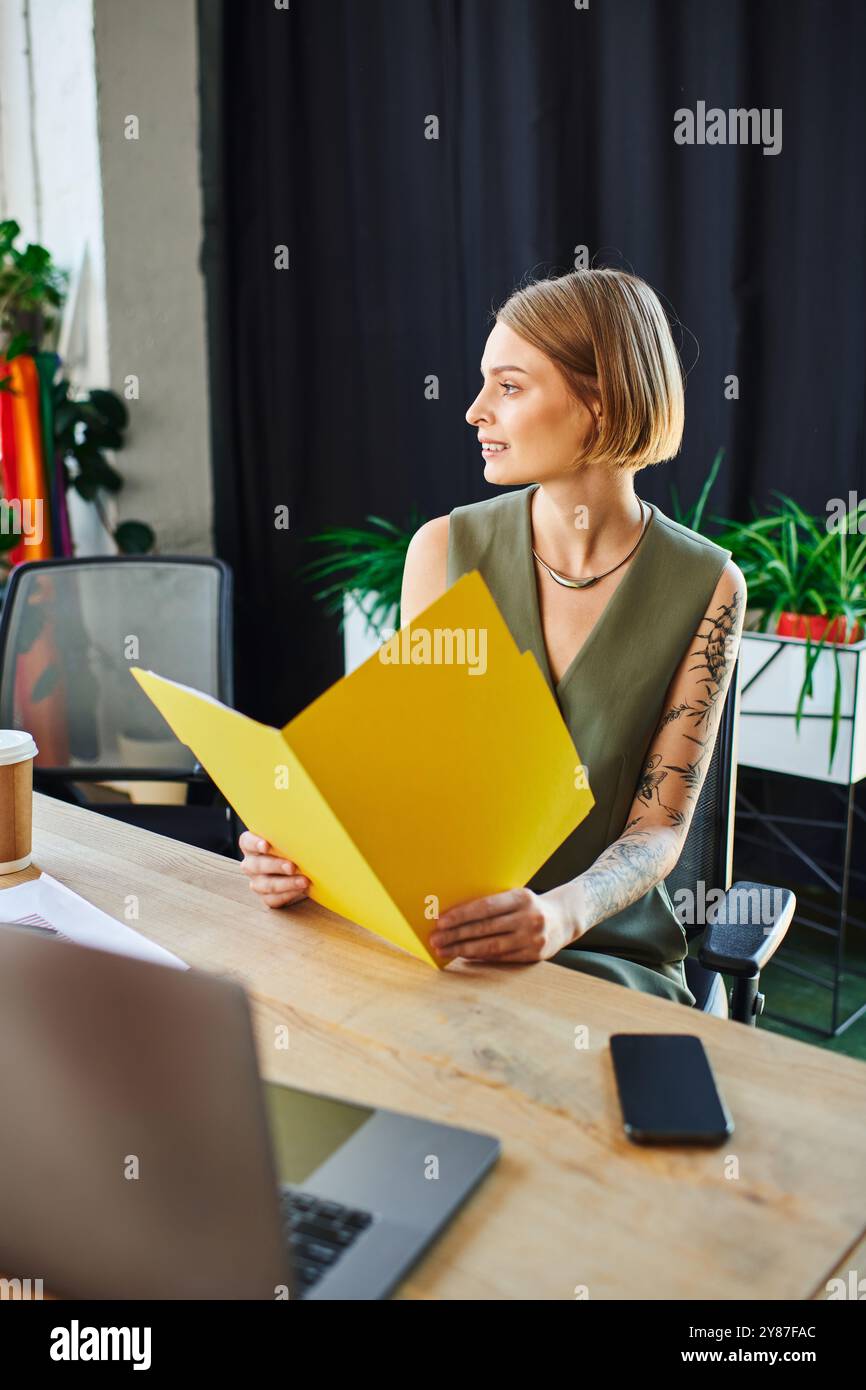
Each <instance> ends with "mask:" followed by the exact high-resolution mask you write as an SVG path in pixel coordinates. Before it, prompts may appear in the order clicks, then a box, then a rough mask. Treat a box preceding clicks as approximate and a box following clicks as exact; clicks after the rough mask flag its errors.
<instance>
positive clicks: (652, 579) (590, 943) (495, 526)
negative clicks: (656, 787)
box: [448, 483, 731, 1003]
mask: <svg viewBox="0 0 866 1390" xmlns="http://www.w3.org/2000/svg"><path fill="white" fill-rule="evenodd" d="M537 486H539V485H538V484H537V483H536V484H533V485H532V486H531V487H527V488H523V489H522V490H520V491H519V492H510V493H503V494H501V495H500V496H497V497H492V498H489V499H487V500H485V501H483V502H474V503H471V504H470V505H468V506H464V507H456V508H455V509H454V511H452V512H451V514H450V527H449V537H448V584H449V586H450V585H451V584H453V583H454V582H455V581H456V580H457V579H459V578H460V576H461V575H463V574H466V573H467V572H468V571H470V570H474V569H477V570H479V571H480V572H481V575H482V577H483V578H484V581H485V583H486V584H487V586H488V588H489V589H490V592H491V594H492V595H493V598H494V600H495V602H496V605H497V607H498V608H499V610H500V612H501V614H502V616H503V618H504V619H505V622H506V623H507V625H508V627H509V629H510V631H511V634H512V636H513V637H514V640H515V642H516V643H517V645H518V647H519V648H520V650H521V651H526V650H529V651H531V652H532V653H533V654H534V656H535V659H536V661H537V662H538V665H539V667H540V668H541V671H542V674H543V675H544V678H545V680H546V681H547V684H548V686H549V687H550V690H551V692H552V693H553V696H554V698H555V700H556V702H557V704H558V707H559V710H560V712H561V714H562V717H563V719H564V720H565V723H566V725H567V726H568V729H569V732H570V734H571V736H572V739H573V740H574V744H575V747H576V748H577V751H578V754H579V755H580V760H581V762H582V763H583V764H584V765H585V766H586V768H587V775H588V778H589V785H590V787H591V789H592V793H593V796H594V797H595V805H594V806H593V808H592V810H591V811H590V812H589V814H588V815H587V816H586V817H585V818H584V820H583V821H582V822H581V824H580V825H579V826H578V827H577V828H576V830H574V831H573V832H572V834H571V835H569V837H568V838H567V839H566V840H565V841H564V843H563V844H562V845H561V846H560V847H559V849H558V850H556V852H555V853H554V854H553V855H552V856H551V857H550V859H548V860H547V862H546V863H545V864H544V865H543V866H542V867H541V868H540V869H539V870H538V872H537V873H536V874H535V875H534V877H533V878H532V879H531V880H530V883H529V887H531V888H532V889H534V890H535V892H539V893H541V892H545V891H546V890H547V889H549V888H553V887H556V886H557V885H558V884H561V883H566V882H567V881H568V880H569V879H572V878H575V877H577V875H578V874H581V873H583V871H584V870H585V869H587V868H588V867H589V866H590V864H592V863H593V862H594V861H595V860H596V859H597V858H598V856H599V855H600V854H601V853H602V852H603V850H605V849H606V848H607V847H608V845H610V844H612V843H613V841H614V840H616V839H617V838H618V836H619V835H621V834H622V832H623V830H624V829H625V826H626V822H627V819H628V814H629V811H630V809H631V805H632V802H633V800H634V797H635V793H636V791H637V787H638V784H639V780H640V777H641V773H642V772H643V769H644V767H645V764H646V759H647V756H648V751H649V745H650V743H651V741H652V738H653V736H654V734H655V731H656V727H657V725H658V722H659V720H660V719H661V717H662V714H663V713H664V709H663V704H664V698H665V694H666V692H667V689H668V686H669V685H670V682H671V680H672V679H673V676H674V673H675V671H676V669H677V667H678V666H679V664H680V661H681V660H682V658H683V656H684V655H685V654H686V651H687V648H688V646H689V643H690V642H691V641H692V639H693V638H694V635H695V633H696V631H697V630H698V627H699V624H700V622H701V620H702V618H703V617H704V615H705V613H706V611H707V608H708V606H709V603H710V600H711V599H712V596H713V593H714V591H715V587H716V584H717V583H718V581H719V579H720V577H721V574H722V570H723V569H724V567H725V565H726V564H727V562H728V560H729V559H730V556H731V552H730V551H729V550H725V549H724V548H723V547H721V546H718V545H716V544H715V543H714V542H713V541H710V540H708V539H707V538H706V537H705V536H700V535H698V534H697V532H695V531H691V530H689V528H688V527H686V526H682V525H680V524H679V523H678V522H676V521H672V520H671V518H670V517H667V516H665V514H664V513H663V512H662V511H660V510H659V508H658V507H656V506H655V505H654V504H653V503H647V505H648V506H649V507H650V508H651V511H652V516H651V518H650V520H649V521H648V523H647V529H646V532H645V534H644V537H643V540H642V541H641V543H640V545H639V546H638V548H637V550H636V552H635V554H634V557H633V559H632V560H630V562H629V565H628V569H627V570H626V572H625V574H624V576H623V578H622V579H621V581H620V583H619V584H618V585H617V587H616V589H615V590H614V592H613V594H612V595H611V597H610V599H609V600H608V603H607V606H606V607H605V608H604V610H603V611H602V613H601V614H600V615H599V618H598V620H597V621H596V624H595V626H594V627H593V629H592V631H591V632H590V634H589V636H588V637H587V639H586V640H585V642H584V644H583V646H582V647H581V648H580V650H579V651H578V653H577V656H576V657H575V658H574V660H573V661H572V663H571V665H570V666H569V667H568V669H567V670H566V671H565V673H564V675H563V677H562V679H561V680H560V681H559V683H558V684H557V685H554V683H553V680H552V678H551V674H550V668H549V666H548V661H547V652H546V649H545V645H544V637H543V629H542V625H541V616H540V609H539V602H538V589H537V585H536V574H535V562H534V560H533V557H532V548H531V547H532V529H531V521H530V499H531V496H532V492H533V490H534V488H535V487H537ZM579 601H580V595H579V594H578V593H576V594H575V602H576V603H578V602H579ZM579 951H580V952H591V953H593V960H592V962H590V960H589V958H588V957H587V958H582V957H576V955H575V953H576V952H579ZM686 954H687V938H686V934H685V930H684V928H683V926H682V924H681V923H680V921H679V920H678V918H677V916H676V913H675V911H674V907H673V904H672V902H671V899H670V895H669V894H668V892H667V889H666V888H665V885H664V883H659V884H656V885H655V887H653V888H651V889H650V890H649V891H648V892H647V893H646V894H645V895H644V896H643V897H641V898H640V899H639V900H638V901H637V902H635V903H632V904H631V906H630V907H628V908H625V909H624V910H623V911H621V912H618V913H616V914H615V915H614V916H612V917H608V918H607V920H606V921H604V922H600V923H598V925H597V926H595V927H592V928H591V929H590V930H589V931H588V932H587V933H585V934H584V936H582V937H580V938H579V940H578V941H576V942H573V943H572V945H571V946H570V947H569V948H568V950H567V951H563V952H560V955H559V956H557V957H555V959H556V960H557V961H559V962H560V963H562V964H571V965H573V966H574V967H575V968H578V969H589V970H590V972H591V973H593V974H598V975H602V976H606V977H607V978H611V979H614V980H618V981H620V982H622V983H626V984H630V985H632V986H636V987H638V988H645V989H646V988H648V989H650V990H651V991H652V992H654V993H661V994H665V995H667V997H670V998H676V999H679V1000H680V1001H681V1002H683V1003H693V1002H694V997H693V996H692V995H691V993H690V992H689V990H688V989H687V987H686V985H685V977H684V974H683V967H682V961H683V959H684V957H685V955H686ZM561 957H568V958H569V959H567V960H565V959H562V960H561V959H560V958H561ZM616 960H620V961H621V962H622V963H623V964H624V963H626V962H634V963H635V965H636V966H637V967H648V971H647V970H646V969H643V970H642V969H637V970H636V971H633V972H632V974H631V976H629V974H628V972H627V971H626V972H624V971H623V969H622V968H619V967H617V966H616V965H615V964H614V965H613V968H611V962H615V961H616ZM605 962H607V963H608V964H607V965H605ZM650 972H658V973H660V975H661V976H664V977H667V980H669V981H671V982H672V987H670V988H669V987H668V986H667V985H666V984H664V985H662V986H660V987H659V988H656V979H657V976H653V975H652V974H651V973H650ZM647 980H649V981H651V983H649V984H648V983H647Z"/></svg>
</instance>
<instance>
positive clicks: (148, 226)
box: [0, 0, 211, 553]
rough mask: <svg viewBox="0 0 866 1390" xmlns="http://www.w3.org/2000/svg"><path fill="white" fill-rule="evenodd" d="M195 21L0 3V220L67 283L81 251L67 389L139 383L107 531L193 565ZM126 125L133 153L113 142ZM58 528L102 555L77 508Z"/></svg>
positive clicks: (200, 438) (201, 344) (197, 201)
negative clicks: (65, 275) (120, 526)
mask: <svg viewBox="0 0 866 1390" xmlns="http://www.w3.org/2000/svg"><path fill="white" fill-rule="evenodd" d="M195 12H196V7H195V0H147V3H146V4H140V3H139V0H0V217H4V218H6V217H14V219H15V220H16V221H17V222H18V223H20V225H21V229H22V233H23V236H22V242H23V241H24V240H30V241H39V242H42V244H43V245H45V246H47V247H48V249H49V250H50V251H51V253H52V256H53V257H54V260H55V261H56V262H57V264H59V265H60V266H62V267H63V268H64V269H67V270H70V271H75V272H77V270H78V268H79V266H80V263H81V257H82V252H83V250H84V247H85V245H86V246H87V251H88V263H89V276H88V279H87V283H86V285H85V293H84V301H83V313H82V315H81V319H80V322H79V324H78V329H79V331H78V332H76V333H75V334H74V335H73V338H72V339H71V341H70V343H69V345H68V346H69V355H68V357H67V356H66V355H64V357H65V361H66V362H67V364H68V369H69V374H70V375H71V377H72V379H73V381H74V382H75V384H76V385H81V386H110V387H111V388H112V389H113V390H115V391H117V392H118V393H119V394H121V395H123V394H124V381H125V378H126V377H127V376H128V375H130V374H134V375H136V376H137V377H138V379H139V382H140V398H139V399H138V400H130V401H128V402H127V404H128V408H129V411H130V428H129V432H128V441H129V442H128V445H127V448H126V449H124V451H123V452H122V453H121V454H119V455H118V457H117V459H116V464H117V466H118V468H119V470H120V471H121V473H122V474H123V476H124V478H125V480H126V486H125V487H124V490H123V492H122V493H121V494H120V496H119V499H118V514H119V517H120V518H121V519H122V518H123V517H124V516H134V517H137V518H139V519H140V520H142V521H147V522H148V523H149V524H150V525H151V526H153V528H154V530H155V531H156V533H157V545H158V549H160V550H161V551H163V552H167V551H186V552H194V553H196V552H197V553H204V552H208V551H209V550H210V549H211V482H210V462H209V429H208V413H207V383H206V356H205V312H204V297H203V282H202V279H201V275H200V271H199V268H198V255H199V245H200V240H201V198H200V191H199V164H198V108H197V86H198V72H197V54H196V32H195ZM28 21H29V23H28ZM28 28H29V43H28ZM130 114H134V115H136V116H137V117H138V119H139V123H140V139H139V140H138V141H131V140H127V139H126V138H125V137H124V122H125V119H126V117H127V116H128V115H130ZM70 496H72V495H71V494H70ZM73 506H75V504H74V502H73ZM73 529H74V532H75V536H76V541H77V546H78V551H79V553H91V552H93V551H95V550H101V549H110V548H111V546H110V544H109V543H106V542H105V541H104V538H102V537H101V535H100V532H99V528H98V526H97V525H96V524H95V515H94V513H93V509H92V508H88V507H86V506H84V505H80V506H77V507H75V510H74V513H73Z"/></svg>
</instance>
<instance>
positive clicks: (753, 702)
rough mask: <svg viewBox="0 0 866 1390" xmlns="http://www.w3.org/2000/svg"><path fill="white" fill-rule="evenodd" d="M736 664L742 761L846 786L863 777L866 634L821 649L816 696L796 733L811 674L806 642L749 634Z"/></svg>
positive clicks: (814, 675)
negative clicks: (837, 697) (837, 700)
mask: <svg viewBox="0 0 866 1390" xmlns="http://www.w3.org/2000/svg"><path fill="white" fill-rule="evenodd" d="M834 650H835V651H837V652H838V654H839V672H840V676H841V705H840V719H839V733H838V738H837V742H836V752H835V754H834V756H833V763H832V766H831V765H830V730H831V727H832V720H833V692H834V690H835V686H836V663H835V660H834V655H833V653H834ZM739 667H740V670H739V689H740V721H739V749H738V756H737V762H738V763H739V764H741V765H742V766H744V767H757V768H764V769H766V770H767V771H768V772H788V773H791V774H793V775H794V776H797V777H812V778H814V779H815V780H816V781H819V782H834V783H836V784H838V785H839V786H843V787H846V786H850V785H851V784H852V783H853V782H859V781H860V780H861V778H863V777H866V639H864V640H863V641H862V642H852V643H851V644H850V645H848V646H844V645H842V644H841V643H834V644H833V645H832V646H831V645H830V644H829V643H828V644H827V645H826V646H825V647H824V649H823V650H822V652H821V655H820V656H819V657H818V660H817V662H816V663H815V666H814V668H813V671H812V692H813V693H812V695H811V696H807V697H806V699H805V700H804V702H803V716H802V719H801V721H800V728H799V730H798V729H797V727H796V723H795V715H796V711H797V700H798V698H799V694H800V689H801V687H802V684H803V677H804V675H805V673H806V641H805V639H804V638H801V637H778V636H777V635H776V634H775V633H771V632H748V631H744V632H743V636H742V641H741V644H740V662H739Z"/></svg>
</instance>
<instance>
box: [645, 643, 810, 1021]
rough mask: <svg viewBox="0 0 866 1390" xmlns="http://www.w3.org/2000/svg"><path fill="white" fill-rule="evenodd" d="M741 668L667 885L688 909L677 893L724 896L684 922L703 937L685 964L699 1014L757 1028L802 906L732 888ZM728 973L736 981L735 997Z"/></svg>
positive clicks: (761, 891) (780, 896)
mask: <svg viewBox="0 0 866 1390" xmlns="http://www.w3.org/2000/svg"><path fill="white" fill-rule="evenodd" d="M739 666H740V663H739V661H737V663H736V666H735V668H734V672H733V674H732V677H731V683H730V686H729V689H728V695H727V699H726V700H725V705H724V708H723V710H722V718H721V722H720V724H719V731H718V735H717V737H716V746H715V748H714V749H713V756H712V758H711V759H710V766H709V768H708V769H707V775H706V778H705V780H704V785H703V787H702V788H701V794H700V796H699V798H698V803H697V806H696V807H695V813H694V816H693V817H692V822H691V825H690V826H689V833H688V835H687V836H686V841H685V844H684V846H683V850H682V853H681V855H680V857H679V860H678V861H677V864H676V867H675V868H674V870H673V871H672V872H671V873H670V874H669V875H668V876H667V878H666V879H665V886H666V887H667V890H668V892H669V894H670V895H671V898H672V899H674V907H675V909H679V906H680V904H678V903H677V901H676V899H675V897H674V895H675V894H676V893H677V892H679V891H680V890H682V889H686V890H687V891H688V893H689V895H690V899H686V900H685V901H686V902H688V901H689V900H690V901H691V902H692V903H694V904H696V906H698V908H699V907H700V904H701V903H702V902H704V901H705V900H706V898H707V897H708V896H709V895H710V893H711V890H713V889H718V890H720V891H722V892H724V899H723V901H721V902H718V900H717V897H716V895H715V894H714V895H713V898H712V900H711V901H712V903H714V904H715V905H714V906H711V907H710V908H709V909H708V910H707V911H706V912H705V913H704V914H703V916H704V918H705V920H704V921H701V922H690V921H688V920H683V926H684V928H685V932H686V936H687V937H688V938H689V942H690V946H691V944H692V943H697V941H698V939H699V938H701V939H700V944H699V946H698V951H697V956H694V955H692V954H690V955H689V956H687V957H686V960H685V973H686V984H687V985H688V987H689V989H690V990H691V992H692V994H693V995H694V996H695V1008H698V1009H700V1010H701V1011H702V1012H703V1013H708V1014H715V1015H717V1016H718V1017H719V1018H728V1017H733V1018H734V1019H735V1020H736V1022H738V1023H745V1024H748V1025H749V1026H751V1027H753V1028H754V1027H755V1026H756V1024H757V1021H758V1017H759V1015H760V1014H761V1012H762V1010H763V1007H764V996H763V994H761V993H760V990H759V985H760V973H761V970H762V969H763V967H764V966H765V965H766V964H767V962H768V961H769V960H770V958H771V956H772V955H773V954H774V953H775V951H776V950H777V949H778V947H779V946H780V945H781V943H782V941H783V940H784V937H785V933H786V932H787V930H788V928H789V926H790V925H791V921H792V919H793V916H794V911H795V909H796V906H797V900H796V898H795V896H794V894H793V893H792V892H791V891H790V889H788V888H771V887H770V886H769V885H767V884H763V883H752V882H751V881H746V880H741V881H739V882H737V883H734V884H732V883H731V872H732V862H733V849H734V803H735V799H736V789H737V788H736V783H737V764H736V745H737V741H736V734H737V720H738V718H739V706H740V688H739ZM701 885H703V892H701ZM682 901H683V900H681V902H682ZM696 915H697V914H696ZM721 971H724V972H725V974H727V975H732V976H733V978H734V983H733V987H732V989H731V992H730V997H729V998H728V999H726V998H725V987H724V981H723V979H722V975H721V973H720V972H721ZM729 1006H730V1014H729V1012H728V1007H729Z"/></svg>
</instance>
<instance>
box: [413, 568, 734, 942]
mask: <svg viewBox="0 0 866 1390" xmlns="http://www.w3.org/2000/svg"><path fill="white" fill-rule="evenodd" d="M745 609H746V581H745V579H744V578H743V575H742V574H741V572H740V570H739V569H738V567H737V566H736V565H735V564H734V563H733V561H729V562H728V564H727V565H726V566H725V569H724V570H723V572H722V575H721V578H720V579H719V582H718V584H717V585H716V589H715V592H714V594H713V597H712V600H711V602H710V605H709V607H708V608H707V611H706V614H705V616H704V617H703V619H702V620H701V623H700V625H699V627H698V630H697V632H696V633H695V636H694V640H693V641H692V642H691V643H690V644H689V648H688V651H687V652H686V655H685V657H684V658H683V660H682V661H681V662H680V665H679V667H678V668H677V671H676V673H675V675H674V678H673V680H672V681H671V683H670V685H669V687H668V690H667V695H666V698H665V702H664V706H663V713H662V716H661V718H660V720H659V723H658V725H657V727H656V731H655V734H654V736H653V739H652V742H651V744H650V748H649V752H648V755H647V759H646V763H645V765H644V768H643V771H642V773H641V777H640V780H639V783H638V786H637V789H636V792H635V797H634V801H633V802H632V806H631V810H630V812H629V816H628V820H627V824H626V827H625V829H624V830H623V832H622V834H621V835H620V836H619V838H618V839H617V840H615V841H614V842H613V844H611V845H609V846H608V848H607V849H606V850H604V851H603V852H602V854H600V855H599V857H598V858H597V859H596V860H595V862H594V863H593V864H591V865H590V867H589V868H588V869H586V870H584V872H583V873H582V874H579V875H578V877H577V878H575V879H572V880H571V881H570V882H568V883H564V884H561V885H560V886H558V887H557V888H553V889H551V890H550V891H549V892H547V893H541V894H536V893H533V892H532V890H531V889H529V888H519V889H513V890H511V891H509V892H506V893H497V894H493V895H491V896H490V897H489V898H483V899H479V900H478V901H477V902H476V903H464V904H461V905H460V906H459V907H456V908H454V909H452V910H451V911H449V912H446V913H444V914H443V915H442V917H440V919H439V922H438V924H437V929H436V932H435V933H434V936H433V938H432V941H433V944H434V946H436V947H437V949H438V948H439V947H444V948H445V950H444V952H442V953H443V954H447V955H448V956H449V957H454V956H467V957H474V958H483V959H487V960H501V961H530V960H545V959H548V958H549V957H550V956H552V955H555V954H556V952H557V951H559V950H561V949H562V948H563V946H567V945H568V944H569V943H570V942H572V941H575V940H576V939H578V938H579V937H582V936H583V935H585V933H586V932H588V931H590V930H591V929H592V928H593V927H594V926H597V925H598V924H599V922H603V921H605V920H606V918H608V917H612V916H614V914H615V913H617V912H622V910H623V909H624V908H626V907H629V906H630V905H631V904H632V903H634V902H637V900H638V898H641V897H643V895H644V893H646V892H648V891H649V889H650V888H652V887H653V886H654V885H655V884H656V883H659V882H660V881H661V880H662V879H663V878H665V877H666V876H667V875H668V874H669V873H670V872H671V870H672V869H673V867H674V865H675V864H676V862H677V859H678V858H679V856H680V853H681V851H682V847H683V844H684V842H685V838H686V835H687V834H688V830H689V826H690V824H691V820H692V816H693V815H694V810H695V805H696V803H697V800H698V797H699V795H700V792H701V788H702V786H703V784H704V778H705V776H706V772H707V768H708V767H709V764H710V759H711V757H712V753H713V748H714V747H715V742H716V735H717V734H718V729H719V722H720V720H721V713H722V706H723V705H724V701H725V696H726V695H727V691H728V686H729V684H730V680H731V673H732V671H733V669H734V663H735V661H736V658H737V652H738V651H739V644H740V635H741V633H742V630H743V618H744V616H745Z"/></svg>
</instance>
